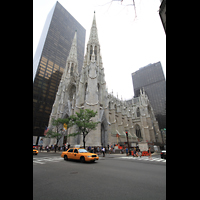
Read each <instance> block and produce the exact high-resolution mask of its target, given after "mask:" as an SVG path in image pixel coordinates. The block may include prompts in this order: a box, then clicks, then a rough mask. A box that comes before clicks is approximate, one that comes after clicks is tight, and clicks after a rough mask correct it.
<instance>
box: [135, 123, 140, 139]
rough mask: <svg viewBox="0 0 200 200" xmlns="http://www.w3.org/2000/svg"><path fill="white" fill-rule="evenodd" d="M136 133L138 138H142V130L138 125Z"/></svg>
mask: <svg viewBox="0 0 200 200" xmlns="http://www.w3.org/2000/svg"><path fill="white" fill-rule="evenodd" d="M135 133H136V136H137V137H138V138H141V130H140V126H139V125H138V124H137V125H136V126H135Z"/></svg>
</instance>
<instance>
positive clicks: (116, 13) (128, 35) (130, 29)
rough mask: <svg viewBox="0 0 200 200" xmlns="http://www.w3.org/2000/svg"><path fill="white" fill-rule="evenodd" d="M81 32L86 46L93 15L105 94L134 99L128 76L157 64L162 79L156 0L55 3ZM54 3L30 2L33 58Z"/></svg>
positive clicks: (163, 54) (161, 38)
mask: <svg viewBox="0 0 200 200" xmlns="http://www.w3.org/2000/svg"><path fill="white" fill-rule="evenodd" d="M58 2H59V3H60V4H61V5H62V6H63V7H64V8H65V9H66V10H67V11H68V12H69V13H70V14H71V15H72V16H73V17H74V18H75V19H76V20H77V21H78V22H79V23H80V24H81V25H82V26H83V27H84V28H85V29H86V38H85V44H87V42H88V39H89V34H90V28H91V26H92V20H93V15H94V11H95V12H96V22H97V29H98V36H99V42H100V46H101V54H102V60H103V66H104V72H105V80H106V85H107V88H108V92H111V91H112V90H113V94H114V95H115V96H116V95H117V93H118V97H119V98H120V99H121V96H122V98H123V100H125V99H126V100H128V99H130V98H132V97H133V96H134V92H133V84H132V78H131V73H133V72H135V71H137V70H138V69H139V68H140V67H143V66H146V65H148V64H149V63H155V62H158V61H160V62H161V65H162V67H163V71H164V75H165V77H166V35H165V32H164V29H163V26H162V23H161V20H160V16H159V12H158V10H159V6H160V0H135V6H136V15H137V17H135V10H134V6H133V0H123V1H122V2H121V0H113V1H112V0H59V1H58ZM55 3H56V0H33V57H34V55H35V51H36V48H37V45H38V42H39V39H40V36H41V33H42V30H43V27H44V23H45V20H46V17H47V15H48V13H49V11H50V10H51V8H52V7H53V6H54V5H55Z"/></svg>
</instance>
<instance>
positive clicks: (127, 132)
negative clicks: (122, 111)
mask: <svg viewBox="0 0 200 200" xmlns="http://www.w3.org/2000/svg"><path fill="white" fill-rule="evenodd" d="M126 138H127V143H128V150H129V149H130V146H129V141H128V131H126Z"/></svg>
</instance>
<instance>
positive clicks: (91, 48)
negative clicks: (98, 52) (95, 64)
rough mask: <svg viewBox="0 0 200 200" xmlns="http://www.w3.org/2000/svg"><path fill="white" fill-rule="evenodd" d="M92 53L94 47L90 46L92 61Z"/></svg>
mask: <svg viewBox="0 0 200 200" xmlns="http://www.w3.org/2000/svg"><path fill="white" fill-rule="evenodd" d="M92 51H93V47H92V45H90V60H91V58H92Z"/></svg>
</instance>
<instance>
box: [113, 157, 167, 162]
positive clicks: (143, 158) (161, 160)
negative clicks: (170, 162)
mask: <svg viewBox="0 0 200 200" xmlns="http://www.w3.org/2000/svg"><path fill="white" fill-rule="evenodd" d="M116 159H129V160H142V161H156V162H166V159H161V158H154V157H152V159H150V158H149V157H147V156H145V157H144V156H142V157H141V158H140V157H133V156H126V157H117V158H116Z"/></svg>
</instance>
